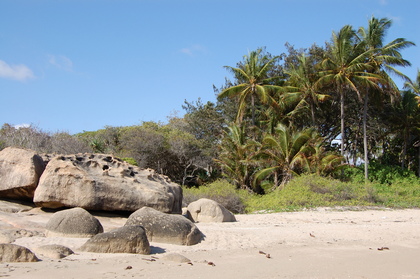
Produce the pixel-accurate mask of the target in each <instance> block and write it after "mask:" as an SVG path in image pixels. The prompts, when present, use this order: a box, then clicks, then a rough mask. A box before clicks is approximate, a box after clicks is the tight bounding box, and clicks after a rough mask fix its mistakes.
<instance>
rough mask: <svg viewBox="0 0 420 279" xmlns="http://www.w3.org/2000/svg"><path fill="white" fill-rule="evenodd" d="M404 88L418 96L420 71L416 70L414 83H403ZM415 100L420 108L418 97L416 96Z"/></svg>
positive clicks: (419, 92)
mask: <svg viewBox="0 0 420 279" xmlns="http://www.w3.org/2000/svg"><path fill="white" fill-rule="evenodd" d="M404 88H405V89H408V90H412V91H413V92H414V93H415V94H417V95H419V94H420V70H419V69H418V70H417V77H416V80H415V81H411V80H409V81H406V82H405V83H404ZM416 100H417V102H418V104H419V107H420V96H416Z"/></svg>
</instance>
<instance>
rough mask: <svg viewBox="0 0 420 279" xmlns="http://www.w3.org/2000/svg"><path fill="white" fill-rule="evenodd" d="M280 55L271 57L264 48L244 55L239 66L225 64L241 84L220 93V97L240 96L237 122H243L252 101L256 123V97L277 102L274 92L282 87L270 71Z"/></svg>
mask: <svg viewBox="0 0 420 279" xmlns="http://www.w3.org/2000/svg"><path fill="white" fill-rule="evenodd" d="M278 58H279V57H278V56H276V57H273V58H269V56H268V55H264V54H263V53H262V49H257V50H255V51H251V52H250V53H249V54H248V55H245V56H244V62H243V64H241V65H240V66H239V67H237V68H235V67H230V66H225V68H226V69H227V70H229V71H231V72H232V73H233V75H234V76H235V78H236V79H237V81H238V82H239V84H237V85H234V86H231V87H228V88H226V89H224V90H223V91H222V92H220V93H219V95H218V98H219V100H220V99H223V98H226V97H228V98H238V99H239V107H238V113H237V117H236V122H237V123H238V124H239V123H241V122H242V120H243V117H244V114H245V109H246V107H247V105H248V102H251V105H250V106H251V111H252V124H253V125H255V124H256V120H255V106H256V98H258V99H259V101H260V102H261V103H270V104H273V103H275V101H274V99H273V97H272V95H271V94H272V93H273V92H275V91H277V90H279V89H280V88H281V87H280V86H277V85H273V84H272V81H273V80H274V79H278V77H271V78H270V77H269V76H268V73H269V71H270V70H271V69H272V68H273V66H274V63H275V62H276V60H277V59H278Z"/></svg>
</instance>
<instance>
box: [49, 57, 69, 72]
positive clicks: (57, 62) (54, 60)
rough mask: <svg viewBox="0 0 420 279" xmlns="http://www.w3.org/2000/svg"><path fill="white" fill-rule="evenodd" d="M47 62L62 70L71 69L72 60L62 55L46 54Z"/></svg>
mask: <svg viewBox="0 0 420 279" xmlns="http://www.w3.org/2000/svg"><path fill="white" fill-rule="evenodd" d="M48 63H50V64H51V65H53V66H54V67H57V68H58V69H60V70H64V71H69V72H71V71H73V62H72V61H71V60H70V58H68V57H66V56H64V55H48Z"/></svg>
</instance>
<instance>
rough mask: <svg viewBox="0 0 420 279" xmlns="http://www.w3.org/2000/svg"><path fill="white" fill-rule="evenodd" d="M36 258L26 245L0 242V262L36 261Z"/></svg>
mask: <svg viewBox="0 0 420 279" xmlns="http://www.w3.org/2000/svg"><path fill="white" fill-rule="evenodd" d="M37 261H38V258H37V257H36V256H35V254H34V253H32V251H31V250H29V249H28V248H26V247H23V246H20V245H16V244H0V262H9V263H10V262H37Z"/></svg>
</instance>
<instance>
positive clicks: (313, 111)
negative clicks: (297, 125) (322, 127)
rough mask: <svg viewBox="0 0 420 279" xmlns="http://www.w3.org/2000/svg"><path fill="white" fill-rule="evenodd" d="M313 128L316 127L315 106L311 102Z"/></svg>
mask: <svg viewBox="0 0 420 279" xmlns="http://www.w3.org/2000/svg"><path fill="white" fill-rule="evenodd" d="M311 114H312V126H313V127H315V106H314V104H313V103H312V102H311Z"/></svg>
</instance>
